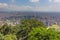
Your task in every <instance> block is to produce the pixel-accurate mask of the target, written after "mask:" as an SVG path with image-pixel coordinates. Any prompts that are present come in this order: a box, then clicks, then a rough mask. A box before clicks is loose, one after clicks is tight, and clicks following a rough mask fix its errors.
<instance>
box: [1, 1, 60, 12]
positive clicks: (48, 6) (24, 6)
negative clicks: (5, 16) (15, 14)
mask: <svg viewBox="0 0 60 40" xmlns="http://www.w3.org/2000/svg"><path fill="white" fill-rule="evenodd" d="M0 9H1V10H13V11H43V12H50V11H51V12H54V11H57V12H60V0H0Z"/></svg>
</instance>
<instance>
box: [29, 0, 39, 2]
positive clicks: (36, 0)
mask: <svg viewBox="0 0 60 40" xmlns="http://www.w3.org/2000/svg"><path fill="white" fill-rule="evenodd" d="M30 2H39V0H30Z"/></svg>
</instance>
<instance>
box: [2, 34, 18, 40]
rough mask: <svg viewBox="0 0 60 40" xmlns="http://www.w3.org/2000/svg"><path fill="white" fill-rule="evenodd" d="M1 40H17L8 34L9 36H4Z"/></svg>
mask: <svg viewBox="0 0 60 40" xmlns="http://www.w3.org/2000/svg"><path fill="white" fill-rule="evenodd" d="M3 40H17V38H16V35H12V34H10V35H5V36H4V37H3Z"/></svg>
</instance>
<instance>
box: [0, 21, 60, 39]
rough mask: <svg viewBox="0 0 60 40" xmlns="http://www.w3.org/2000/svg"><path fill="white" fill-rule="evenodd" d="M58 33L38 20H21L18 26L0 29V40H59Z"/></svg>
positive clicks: (5, 26)
mask: <svg viewBox="0 0 60 40" xmlns="http://www.w3.org/2000/svg"><path fill="white" fill-rule="evenodd" d="M59 39H60V33H59V32H58V31H55V30H53V29H47V28H46V26H45V25H44V24H43V23H42V22H40V21H38V20H21V24H20V25H16V26H11V25H10V26H9V25H7V24H4V25H3V26H1V27H0V40H59Z"/></svg>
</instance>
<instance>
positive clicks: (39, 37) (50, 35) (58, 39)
mask: <svg viewBox="0 0 60 40" xmlns="http://www.w3.org/2000/svg"><path fill="white" fill-rule="evenodd" d="M28 36H29V37H28V40H60V33H59V32H56V31H55V30H52V29H49V30H47V29H46V28H43V27H41V28H33V30H32V31H31V32H30V33H29V34H28Z"/></svg>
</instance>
